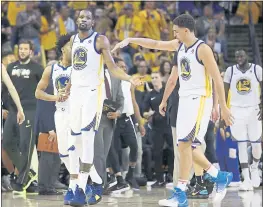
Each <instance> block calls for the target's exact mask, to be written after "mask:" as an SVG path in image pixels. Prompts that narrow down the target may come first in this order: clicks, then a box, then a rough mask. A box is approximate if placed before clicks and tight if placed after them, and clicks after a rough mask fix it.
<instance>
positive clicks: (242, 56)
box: [235, 50, 247, 66]
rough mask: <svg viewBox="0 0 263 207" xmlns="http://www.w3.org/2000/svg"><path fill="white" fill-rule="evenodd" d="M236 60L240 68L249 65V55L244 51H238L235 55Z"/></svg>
mask: <svg viewBox="0 0 263 207" xmlns="http://www.w3.org/2000/svg"><path fill="white" fill-rule="evenodd" d="M235 58H236V62H237V64H238V65H240V66H243V65H244V64H246V63H247V55H246V53H245V51H243V50H241V51H237V52H236V53H235Z"/></svg>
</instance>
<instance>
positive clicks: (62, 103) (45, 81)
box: [36, 34, 79, 205]
mask: <svg viewBox="0 0 263 207" xmlns="http://www.w3.org/2000/svg"><path fill="white" fill-rule="evenodd" d="M70 38H71V35H70V34H67V35H64V36H61V37H60V39H59V41H58V42H57V52H58V57H60V59H61V61H60V62H59V63H56V64H54V65H52V66H48V67H47V68H46V69H45V70H44V73H43V75H42V78H41V80H40V82H39V83H38V86H37V89H36V98H38V99H42V100H45V101H56V112H55V125H56V133H57V139H58V140H57V141H58V149H59V155H60V158H61V160H62V161H63V162H64V164H65V166H66V168H67V170H68V171H69V173H70V182H69V189H68V192H67V194H66V195H65V198H64V204H65V205H68V204H69V201H70V200H71V199H72V198H73V196H74V195H73V192H74V191H75V188H76V186H77V179H78V174H79V155H78V154H77V151H76V149H75V148H74V147H71V143H70V142H69V141H70V127H69V100H66V99H67V97H68V94H66V93H65V87H66V85H67V84H68V83H69V81H70V74H71V69H72V67H71V43H70ZM49 84H53V88H54V95H53V94H47V93H46V92H45V90H46V88H47V87H48V85H49ZM69 152H71V153H69ZM69 154H70V156H71V159H69ZM70 161H71V163H70Z"/></svg>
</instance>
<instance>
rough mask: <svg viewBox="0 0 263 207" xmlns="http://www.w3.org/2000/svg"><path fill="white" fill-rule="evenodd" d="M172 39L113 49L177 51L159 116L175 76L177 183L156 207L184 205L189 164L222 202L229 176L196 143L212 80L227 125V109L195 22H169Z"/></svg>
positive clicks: (209, 104) (213, 64)
mask: <svg viewBox="0 0 263 207" xmlns="http://www.w3.org/2000/svg"><path fill="white" fill-rule="evenodd" d="M173 23H174V25H173V31H174V36H175V37H176V38H177V39H178V40H179V41H180V42H181V44H179V42H178V40H177V39H175V40H172V41H156V40H151V39H145V38H128V39H125V40H123V41H122V42H120V43H118V44H117V45H116V46H115V48H114V49H113V50H116V49H117V48H122V47H125V46H126V45H128V44H129V43H133V44H138V45H140V46H142V47H146V48H152V49H158V50H168V51H176V50H177V51H178V58H177V61H178V71H177V70H175V69H173V70H172V73H171V75H170V77H169V80H168V82H167V85H166V88H165V92H164V96H163V100H162V103H161V105H160V107H159V109H160V113H161V114H163V115H164V114H165V110H166V106H167V99H168V97H169V96H170V94H171V93H172V91H173V89H174V87H175V85H176V82H177V79H178V77H179V81H180V89H179V96H180V98H179V108H178V115H177V128H176V130H177V137H178V142H179V146H178V149H179V153H180V166H179V180H178V184H177V187H175V188H174V191H173V194H172V196H171V197H170V198H168V199H164V200H160V201H159V205H160V206H188V200H187V197H186V193H185V190H186V184H187V182H188V179H189V174H190V170H191V168H192V161H193V159H194V162H195V163H196V164H198V165H199V166H200V167H201V168H203V169H205V170H206V171H207V173H208V175H209V176H210V179H211V180H213V181H214V182H215V183H216V191H217V196H216V197H215V199H216V200H217V199H222V198H224V196H225V193H226V187H227V186H228V184H229V183H230V182H231V180H232V176H233V175H232V174H231V173H227V172H221V171H218V170H217V169H216V168H215V167H214V166H213V165H212V164H211V163H210V162H209V161H208V160H207V159H206V158H205V156H204V153H203V152H202V149H200V144H201V142H203V140H204V135H205V133H206V130H207V127H208V122H209V119H210V115H211V112H212V105H213V103H212V80H211V78H212V79H213V81H214V84H215V89H216V91H217V93H218V96H219V104H220V107H221V117H222V119H224V120H225V122H226V124H227V125H231V124H232V121H233V120H232V118H233V117H232V115H231V113H230V110H229V109H228V108H227V105H226V100H225V92H224V85H223V81H222V79H221V77H220V73H219V70H218V67H217V64H216V61H215V59H214V55H213V52H212V50H211V48H210V47H209V46H208V45H206V44H205V43H204V42H203V41H201V40H199V39H197V38H196V37H195V34H194V29H195V21H194V19H193V17H192V16H190V15H187V14H183V15H180V16H178V17H177V18H176V19H174V21H173Z"/></svg>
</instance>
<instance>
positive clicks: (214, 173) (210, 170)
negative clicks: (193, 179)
mask: <svg viewBox="0 0 263 207" xmlns="http://www.w3.org/2000/svg"><path fill="white" fill-rule="evenodd" d="M206 172H207V173H208V174H209V175H211V176H212V177H214V178H216V177H217V174H218V169H216V167H215V166H214V165H212V164H211V166H210V167H209V168H208V169H207V170H206Z"/></svg>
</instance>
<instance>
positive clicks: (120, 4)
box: [113, 0, 141, 15]
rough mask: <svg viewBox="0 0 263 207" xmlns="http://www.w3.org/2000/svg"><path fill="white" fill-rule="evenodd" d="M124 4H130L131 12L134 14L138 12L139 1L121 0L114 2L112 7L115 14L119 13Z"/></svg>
mask: <svg viewBox="0 0 263 207" xmlns="http://www.w3.org/2000/svg"><path fill="white" fill-rule="evenodd" d="M125 4H131V5H132V6H133V12H134V14H136V15H137V14H138V13H139V11H140V9H141V1H136V2H129V1H127V0H124V1H122V2H114V3H113V7H114V8H115V11H116V14H117V15H119V14H120V13H121V11H122V9H123V7H124V6H125Z"/></svg>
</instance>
